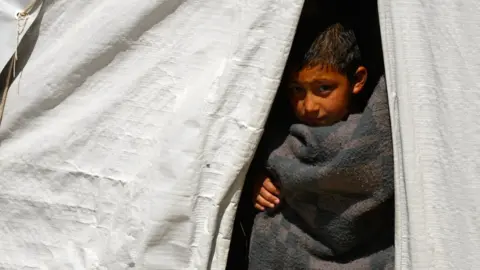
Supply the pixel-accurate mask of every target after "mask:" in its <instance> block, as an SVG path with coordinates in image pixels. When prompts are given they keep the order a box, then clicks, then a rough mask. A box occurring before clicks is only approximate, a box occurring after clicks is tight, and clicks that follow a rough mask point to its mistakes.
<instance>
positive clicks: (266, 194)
mask: <svg viewBox="0 0 480 270" xmlns="http://www.w3.org/2000/svg"><path fill="white" fill-rule="evenodd" d="M260 195H262V197H263V198H264V199H265V200H267V201H268V202H270V203H274V204H278V203H279V202H280V200H279V199H278V198H277V197H276V196H275V195H273V194H272V193H270V192H269V191H268V190H267V189H266V188H264V187H262V188H261V189H260Z"/></svg>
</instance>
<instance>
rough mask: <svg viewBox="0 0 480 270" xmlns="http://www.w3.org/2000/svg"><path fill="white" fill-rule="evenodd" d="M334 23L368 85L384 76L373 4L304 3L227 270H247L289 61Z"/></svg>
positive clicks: (282, 122) (283, 123)
mask: <svg viewBox="0 0 480 270" xmlns="http://www.w3.org/2000/svg"><path fill="white" fill-rule="evenodd" d="M335 20H342V21H348V22H349V23H350V25H351V26H352V28H353V29H354V31H355V36H356V38H357V41H358V44H359V47H360V50H361V54H362V58H363V59H364V60H365V61H366V65H368V83H371V84H375V83H377V82H378V80H379V78H380V77H381V76H382V75H383V74H384V65H383V53H382V44H381V35H380V27H379V18H378V9H377V2H376V1H375V0H369V1H348V0H343V1H318V0H306V1H305V3H304V7H303V9H302V13H301V16H300V19H299V22H298V25H297V31H296V35H295V38H294V41H293V44H292V47H291V51H290V55H289V59H288V61H287V63H286V68H285V69H284V75H283V78H282V81H281V83H280V85H279V88H278V91H277V95H276V98H275V101H274V103H273V105H272V109H271V111H270V115H269V117H268V120H267V123H266V126H265V132H264V134H263V136H262V139H261V141H260V143H259V147H258V149H257V152H256V154H255V157H254V159H253V161H252V164H251V166H250V170H249V173H248V174H247V177H246V180H245V184H244V187H243V190H242V196H241V199H240V202H239V205H238V209H237V214H236V218H235V223H234V228H233V232H232V240H231V244H230V250H229V256H228V261H227V269H247V268H248V252H249V240H250V234H251V229H252V224H253V219H254V217H255V215H256V213H257V211H256V210H255V209H254V207H253V202H252V196H253V194H252V193H253V185H254V182H255V180H256V177H257V176H256V172H257V171H258V168H259V167H261V166H263V164H264V163H263V161H264V160H265V158H266V155H267V154H268V151H269V150H268V149H267V148H268V147H266V145H267V144H270V145H271V144H272V141H271V134H272V133H277V132H288V127H287V126H288V125H289V120H288V119H290V118H289V117H290V114H289V113H286V111H285V108H289V104H288V101H287V98H286V96H285V95H284V93H285V91H282V89H283V88H285V85H286V81H287V75H288V66H289V65H292V62H293V60H292V59H298V57H303V55H304V54H305V53H306V51H307V50H308V49H309V47H310V45H311V43H312V42H313V40H314V39H315V37H316V36H317V35H318V32H319V31H321V30H322V28H325V25H328V24H329V23H331V22H334V21H335ZM371 87H372V86H371Z"/></svg>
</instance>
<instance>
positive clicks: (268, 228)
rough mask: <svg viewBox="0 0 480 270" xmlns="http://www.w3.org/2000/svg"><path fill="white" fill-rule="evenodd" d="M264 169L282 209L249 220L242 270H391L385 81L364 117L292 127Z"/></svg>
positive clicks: (390, 174) (390, 157)
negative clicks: (276, 185) (247, 252)
mask: <svg viewBox="0 0 480 270" xmlns="http://www.w3.org/2000/svg"><path fill="white" fill-rule="evenodd" d="M266 168H267V170H268V172H269V173H270V174H271V176H272V177H273V178H274V179H275V180H276V181H277V182H278V183H279V185H280V188H281V192H282V200H283V202H284V205H283V206H282V207H281V208H280V209H278V211H277V212H276V213H274V214H272V215H269V214H267V213H260V214H258V215H257V217H256V218H255V222H254V227H253V230H252V238H251V247H250V256H249V257H250V265H249V269H389V268H393V265H394V263H393V262H394V259H393V256H394V247H393V235H394V222H393V218H394V202H393V197H394V184H393V149H392V140H391V127H390V117H389V110H388V99H387V92H386V85H385V80H384V78H381V79H380V80H379V82H378V84H377V86H376V87H375V89H374V91H373V93H372V95H371V97H370V99H369V101H368V103H367V106H366V108H365V109H364V110H363V112H361V113H359V114H353V115H350V116H349V117H348V119H347V120H346V121H343V122H339V123H337V124H335V125H333V126H329V127H308V126H305V125H302V124H296V125H293V126H292V127H291V128H290V133H289V135H288V136H287V137H286V138H285V140H284V142H283V144H281V145H280V146H279V147H278V148H276V149H275V150H274V151H272V152H271V153H270V154H269V156H268V158H267V162H266Z"/></svg>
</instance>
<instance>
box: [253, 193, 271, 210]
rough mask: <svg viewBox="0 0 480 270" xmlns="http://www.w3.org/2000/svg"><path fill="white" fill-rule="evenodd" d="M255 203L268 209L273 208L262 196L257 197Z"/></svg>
mask: <svg viewBox="0 0 480 270" xmlns="http://www.w3.org/2000/svg"><path fill="white" fill-rule="evenodd" d="M257 203H258V204H260V205H261V206H263V207H269V208H274V207H275V205H274V204H273V203H271V202H269V201H267V200H266V199H265V198H263V197H262V195H258V196H257Z"/></svg>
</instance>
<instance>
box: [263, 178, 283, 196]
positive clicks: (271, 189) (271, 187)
mask: <svg viewBox="0 0 480 270" xmlns="http://www.w3.org/2000/svg"><path fill="white" fill-rule="evenodd" d="M263 187H264V188H265V189H266V190H268V192H270V193H273V194H275V195H280V190H278V188H277V187H276V186H275V185H274V184H273V183H272V181H271V180H270V179H267V180H265V181H264V182H263Z"/></svg>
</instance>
